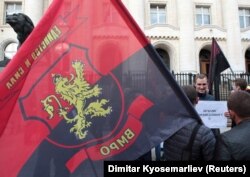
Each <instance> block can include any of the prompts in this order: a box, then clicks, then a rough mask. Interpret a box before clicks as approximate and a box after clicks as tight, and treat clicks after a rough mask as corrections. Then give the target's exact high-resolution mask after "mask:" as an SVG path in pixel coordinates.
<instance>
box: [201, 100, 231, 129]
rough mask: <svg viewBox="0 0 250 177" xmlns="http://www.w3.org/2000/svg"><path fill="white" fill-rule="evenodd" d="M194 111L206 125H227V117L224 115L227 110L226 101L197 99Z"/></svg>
mask: <svg viewBox="0 0 250 177" xmlns="http://www.w3.org/2000/svg"><path fill="white" fill-rule="evenodd" d="M196 111H197V112H198V114H199V115H200V117H201V119H202V121H203V122H204V124H205V125H206V126H207V127H209V128H226V127H227V118H226V117H225V116H224V113H225V112H226V111H227V102H226V101H199V102H198V104H197V105H196Z"/></svg>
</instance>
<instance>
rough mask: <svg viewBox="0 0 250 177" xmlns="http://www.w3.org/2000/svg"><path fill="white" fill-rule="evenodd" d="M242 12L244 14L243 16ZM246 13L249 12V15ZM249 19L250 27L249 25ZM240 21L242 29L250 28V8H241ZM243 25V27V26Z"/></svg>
mask: <svg viewBox="0 0 250 177" xmlns="http://www.w3.org/2000/svg"><path fill="white" fill-rule="evenodd" d="M241 10H242V11H243V14H242V15H241ZM246 11H249V14H246ZM241 17H242V18H243V24H242V23H241ZM247 18H248V20H249V21H248V25H247ZM239 21H240V29H245V28H249V27H250V7H248V8H247V7H239ZM242 25H243V26H242Z"/></svg>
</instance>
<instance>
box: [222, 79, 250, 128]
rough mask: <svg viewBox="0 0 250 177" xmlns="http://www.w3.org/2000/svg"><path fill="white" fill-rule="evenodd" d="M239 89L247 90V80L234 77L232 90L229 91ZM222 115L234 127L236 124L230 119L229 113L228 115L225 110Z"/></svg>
mask: <svg viewBox="0 0 250 177" xmlns="http://www.w3.org/2000/svg"><path fill="white" fill-rule="evenodd" d="M239 90H242V91H246V92H248V91H247V81H246V80H245V79H243V78H236V79H235V80H234V81H233V90H232V91H231V93H233V92H235V91H239ZM224 116H225V117H227V119H228V122H229V124H228V126H230V127H234V126H235V125H236V124H235V122H234V121H232V120H231V119H230V115H229V112H228V111H227V112H225V113H224Z"/></svg>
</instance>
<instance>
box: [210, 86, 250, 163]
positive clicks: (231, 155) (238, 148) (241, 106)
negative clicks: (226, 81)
mask: <svg viewBox="0 0 250 177" xmlns="http://www.w3.org/2000/svg"><path fill="white" fill-rule="evenodd" d="M227 107H228V110H229V111H228V112H229V114H230V117H231V119H232V120H233V121H234V122H235V123H236V126H234V127H233V128H232V129H231V130H229V131H227V132H225V133H222V134H221V136H220V138H219V140H218V143H217V145H216V150H215V160H224V161H227V160H250V141H249V137H250V131H249V130H250V94H249V93H247V92H245V91H241V90H240V91H236V92H233V93H232V94H231V95H230V96H229V98H228V101H227Z"/></svg>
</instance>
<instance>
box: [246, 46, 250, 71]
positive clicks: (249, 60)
mask: <svg viewBox="0 0 250 177" xmlns="http://www.w3.org/2000/svg"><path fill="white" fill-rule="evenodd" d="M245 60H246V73H250V49H247V51H246V53H245Z"/></svg>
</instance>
